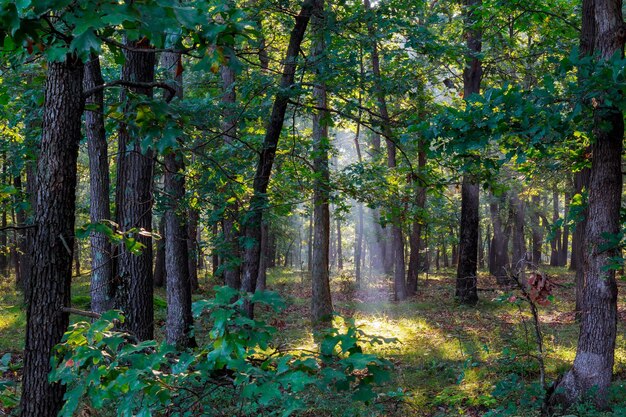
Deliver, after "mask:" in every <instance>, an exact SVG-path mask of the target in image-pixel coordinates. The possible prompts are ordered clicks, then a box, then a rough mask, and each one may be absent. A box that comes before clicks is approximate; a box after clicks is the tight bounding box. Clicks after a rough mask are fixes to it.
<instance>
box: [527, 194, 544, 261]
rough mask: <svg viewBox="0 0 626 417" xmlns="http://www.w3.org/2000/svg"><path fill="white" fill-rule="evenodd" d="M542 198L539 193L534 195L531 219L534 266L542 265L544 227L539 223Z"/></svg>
mask: <svg viewBox="0 0 626 417" xmlns="http://www.w3.org/2000/svg"><path fill="white" fill-rule="evenodd" d="M540 204H541V202H540V198H539V196H538V195H534V196H532V205H533V209H532V211H531V213H530V221H531V227H532V232H533V237H532V252H533V254H532V262H533V265H534V267H535V268H536V267H539V266H540V265H541V246H542V244H543V229H542V227H541V225H540V224H539V206H540Z"/></svg>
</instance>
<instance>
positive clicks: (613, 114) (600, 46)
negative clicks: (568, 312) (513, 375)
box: [552, 0, 625, 407]
mask: <svg viewBox="0 0 626 417" xmlns="http://www.w3.org/2000/svg"><path fill="white" fill-rule="evenodd" d="M594 12H595V25H596V26H595V27H596V35H597V37H596V42H595V46H596V50H597V52H599V54H600V56H601V58H602V59H605V60H608V59H610V58H611V57H612V56H613V55H614V54H615V53H616V52H618V53H621V54H622V55H623V48H624V38H625V36H624V22H623V18H622V1H621V0H596V1H595V7H594ZM609 88H610V87H609ZM593 136H594V139H595V140H594V143H593V145H592V165H591V175H590V179H589V205H588V220H587V227H586V229H585V236H586V237H585V247H584V249H583V274H584V284H583V294H582V305H583V310H582V311H581V314H580V334H579V337H578V346H577V349H576V358H575V359H574V365H573V367H572V369H571V370H570V371H569V372H568V373H567V374H565V376H564V377H563V379H562V380H561V381H560V383H559V386H558V387H557V389H556V391H555V394H554V395H553V397H552V400H553V401H555V402H560V403H564V404H566V405H570V404H572V403H574V402H575V401H578V400H580V399H581V398H583V396H584V395H586V394H588V393H589V390H591V389H592V388H593V389H595V390H596V392H595V395H594V398H593V400H594V401H595V402H596V404H597V405H598V406H600V407H605V406H606V405H607V402H608V398H607V394H608V392H607V390H608V387H609V385H610V383H611V378H612V375H613V363H614V351H615V337H616V327H617V285H616V282H615V270H614V269H612V268H609V265H610V264H611V258H612V257H614V256H617V255H619V254H618V250H617V248H614V247H613V245H611V246H609V248H606V247H603V246H606V244H607V242H606V236H607V235H610V236H614V235H616V234H617V233H618V232H619V230H620V205H621V194H622V170H621V160H622V153H623V147H622V141H623V137H624V119H623V114H622V112H621V111H620V110H619V109H618V108H616V107H612V106H608V105H605V104H604V105H603V104H601V105H600V106H598V107H597V108H596V109H595V111H594V131H593Z"/></svg>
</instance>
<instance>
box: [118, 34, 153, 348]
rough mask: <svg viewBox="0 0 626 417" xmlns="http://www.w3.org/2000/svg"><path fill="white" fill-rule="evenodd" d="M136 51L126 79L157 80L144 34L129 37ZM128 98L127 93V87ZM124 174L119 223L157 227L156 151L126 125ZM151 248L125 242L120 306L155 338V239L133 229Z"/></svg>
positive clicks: (121, 134)
mask: <svg viewBox="0 0 626 417" xmlns="http://www.w3.org/2000/svg"><path fill="white" fill-rule="evenodd" d="M128 45H129V46H130V47H132V48H134V50H127V51H125V52H124V54H125V56H126V61H125V62H124V65H123V67H122V79H124V80H128V81H132V82H147V83H151V82H153V81H154V65H155V54H154V52H152V51H151V50H150V48H151V47H150V45H149V44H148V42H147V41H146V40H145V39H144V40H141V41H138V42H135V41H133V42H128ZM131 90H132V91H133V92H134V93H136V94H143V95H146V96H149V97H152V94H153V91H152V88H144V87H141V88H139V87H135V88H131ZM123 96H124V97H123V98H124V99H125V96H126V93H125V92H123ZM118 150H119V159H118V176H117V193H116V207H117V210H118V216H117V217H118V224H119V225H120V227H121V229H122V231H124V232H128V231H129V230H131V229H135V228H136V229H139V230H141V229H144V230H145V231H147V232H148V233H149V232H151V231H152V203H153V196H152V190H153V173H154V152H153V150H151V149H148V150H144V149H142V147H141V140H140V138H138V137H133V136H132V133H131V132H130V131H129V128H128V126H127V125H125V124H123V123H122V124H120V128H119V131H118ZM130 235H131V236H132V237H133V238H135V239H136V240H137V241H138V242H139V243H141V244H143V245H144V246H145V247H144V248H143V249H142V251H141V254H139V255H135V254H133V253H132V252H130V251H129V250H128V248H126V247H125V245H122V246H121V247H120V253H119V260H118V276H119V278H118V286H117V288H116V292H115V307H116V308H119V309H120V310H122V311H123V312H124V314H125V315H126V321H125V322H124V326H125V328H126V329H127V330H128V331H130V332H131V333H132V334H134V335H135V336H136V337H137V338H138V339H139V340H150V339H152V338H153V334H154V307H153V300H152V298H153V296H152V294H153V288H152V285H153V283H152V258H153V257H152V239H151V238H150V237H148V236H144V235H142V234H140V233H131V234H130Z"/></svg>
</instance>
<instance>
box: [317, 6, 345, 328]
mask: <svg viewBox="0 0 626 417" xmlns="http://www.w3.org/2000/svg"><path fill="white" fill-rule="evenodd" d="M323 16H324V0H316V1H315V8H314V12H313V18H312V19H311V25H312V30H313V50H312V54H311V55H312V57H311V59H312V61H313V62H314V63H315V64H316V66H315V75H316V83H315V87H314V88H313V97H314V100H315V105H316V107H317V108H318V109H319V110H317V111H315V113H313V155H314V156H313V172H315V180H314V185H313V202H314V210H313V216H314V219H313V225H314V226H313V227H314V229H313V265H312V268H311V282H312V289H313V292H312V295H311V319H312V321H313V322H314V323H317V322H320V321H325V322H328V321H330V320H331V318H332V312H333V305H332V300H331V295H330V277H329V270H328V267H329V251H330V210H329V197H330V195H329V193H330V190H329V186H330V171H329V167H328V158H329V150H330V143H329V137H328V122H327V120H328V118H329V114H328V111H326V110H321V109H326V107H327V105H328V100H327V96H326V84H325V82H324V77H325V71H324V67H325V65H324V62H325V58H324V57H325V54H326V42H325V31H326V30H325V29H326V19H325V18H324V17H323ZM337 226H339V222H337Z"/></svg>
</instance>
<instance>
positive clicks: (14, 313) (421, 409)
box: [0, 268, 626, 417]
mask: <svg viewBox="0 0 626 417" xmlns="http://www.w3.org/2000/svg"><path fill="white" fill-rule="evenodd" d="M544 272H545V273H547V274H548V275H549V276H550V278H551V279H552V280H553V281H555V282H556V283H557V284H559V286H558V287H557V288H556V289H555V291H554V300H553V302H552V303H551V304H550V305H548V306H545V307H541V309H540V316H541V321H542V330H543V333H544V343H545V356H546V362H545V363H546V369H547V373H548V378H549V379H554V378H556V377H557V376H558V375H559V374H560V373H562V372H563V371H565V370H567V369H568V368H569V367H570V366H571V363H572V361H573V358H574V355H575V351H576V340H577V334H578V324H577V323H576V322H575V321H574V315H573V313H572V311H573V309H574V288H573V286H572V285H571V284H572V283H573V280H574V277H573V275H572V274H571V273H570V272H569V271H567V270H565V269H548V270H546V271H544ZM479 285H480V287H481V288H482V289H484V290H485V291H481V292H480V294H479V295H480V297H481V299H480V301H479V303H478V305H477V306H476V307H473V308H468V307H463V306H458V305H457V304H456V303H455V301H454V297H453V294H454V271H452V270H446V271H441V272H438V273H434V274H430V275H429V276H428V279H427V280H426V279H421V281H420V283H419V291H418V294H417V295H416V296H415V297H413V298H412V299H410V300H408V301H405V302H401V303H396V302H391V301H389V300H390V298H391V297H390V291H391V281H390V280H389V279H388V278H385V277H373V278H370V279H369V280H367V281H366V282H365V284H364V285H363V287H362V289H361V290H359V291H356V290H355V289H354V286H353V285H352V278H351V276H350V273H349V272H344V273H342V274H340V275H337V276H335V277H334V278H333V281H332V284H331V287H332V292H333V300H334V306H335V310H336V311H337V312H338V313H339V314H340V315H342V316H344V317H351V318H353V319H354V320H355V321H356V323H357V324H358V325H359V326H360V327H361V328H362V329H363V330H364V331H365V332H366V333H368V334H371V335H376V336H380V337H387V338H395V339H397V343H392V344H386V345H378V346H376V347H372V348H369V349H370V351H372V352H375V353H378V354H381V355H383V356H385V357H387V358H389V359H391V360H392V361H393V362H394V364H395V365H396V368H395V378H394V381H393V384H395V385H396V386H398V387H401V388H402V389H403V390H404V391H405V392H406V393H407V394H408V398H409V399H408V401H407V404H406V405H405V406H404V407H403V408H402V409H401V410H400V411H398V412H397V413H391V414H389V415H390V416H391V415H397V416H409V415H414V416H432V417H444V416H480V415H483V414H484V413H485V412H486V411H487V410H489V409H493V408H494V407H496V406H497V405H498V404H500V403H501V402H502V399H501V398H500V397H497V396H494V395H493V392H494V389H496V388H497V387H496V386H497V385H498V387H499V386H500V385H502V384H499V383H500V382H501V381H506V380H507V378H508V376H509V375H512V374H515V375H518V376H520V377H521V378H522V380H523V381H525V382H526V383H532V382H534V381H537V380H538V377H539V368H538V365H537V362H536V360H534V359H533V357H532V356H533V355H535V354H536V343H535V340H534V329H533V327H532V323H531V316H530V312H529V310H528V308H527V307H526V306H525V305H524V304H520V305H517V304H515V303H511V302H508V301H504V302H502V301H498V300H497V299H498V298H503V297H501V296H502V294H503V293H502V292H501V291H500V290H498V289H497V288H496V284H495V282H494V281H493V280H492V279H491V278H489V277H488V276H487V275H486V274H481V275H480V277H479ZM209 286H210V284H207V285H206V287H209ZM268 286H269V288H270V289H272V290H275V291H278V292H279V293H280V294H282V295H283V296H284V297H285V298H286V299H287V304H288V307H287V308H286V309H285V311H284V312H282V313H281V314H280V315H269V314H268V313H265V312H262V313H261V314H262V315H263V316H264V317H265V318H266V319H267V320H268V321H269V322H270V324H272V325H274V326H275V327H277V328H278V329H279V330H280V331H279V332H278V334H279V339H278V340H277V341H276V342H277V343H279V344H283V345H286V346H288V347H291V348H306V349H312V348H315V340H314V338H313V333H312V328H311V326H310V325H309V319H308V317H309V300H310V295H311V289H310V282H309V278H308V276H307V274H306V273H302V272H301V271H291V270H289V269H284V268H276V269H274V270H273V271H271V273H270V275H269V280H268ZM619 286H620V287H621V288H620V299H619V311H620V317H621V319H620V320H619V327H618V335H619V336H618V340H617V349H616V352H615V373H616V375H617V377H618V381H617V383H616V384H617V385H619V384H622V385H623V384H624V379H626V343H625V340H624V335H625V334H626V332H625V330H626V328H625V326H624V317H625V316H626V299H625V298H624V293H625V291H624V288H623V287H624V281H620V282H619ZM205 290H206V291H205V292H204V293H202V294H196V295H194V298H195V299H199V298H203V297H206V296H208V295H209V294H210V290H209V289H208V288H205ZM72 293H73V296H72V305H73V306H74V307H78V308H84V309H88V308H89V282H88V278H79V279H77V280H76V281H75V282H74V283H73V286H72ZM504 299H505V300H506V297H504ZM164 300H165V293H164V291H163V290H162V289H157V290H156V292H155V303H154V304H155V323H156V325H157V338H161V337H162V330H163V325H164V319H165V312H166V307H165V301H164ZM72 320H83V318H82V317H76V316H72ZM25 322H26V318H25V312H24V305H23V303H22V301H21V294H20V293H18V292H16V291H15V290H14V288H13V286H12V283H11V282H10V280H4V281H2V282H0V333H1V335H2V336H1V337H0V356H1V355H2V354H3V353H5V352H13V353H16V354H18V355H19V353H20V350H21V349H22V347H23V343H24V340H23V339H24V326H25ZM522 397H523V395H522V393H517V394H514V395H513V400H514V401H518V402H519V401H521V400H522ZM514 415H518V414H514ZM519 415H520V416H521V415H523V414H519ZM529 415H530V414H529ZM581 415H582V414H581ZM607 415H608V414H607ZM615 415H618V414H615Z"/></svg>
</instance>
